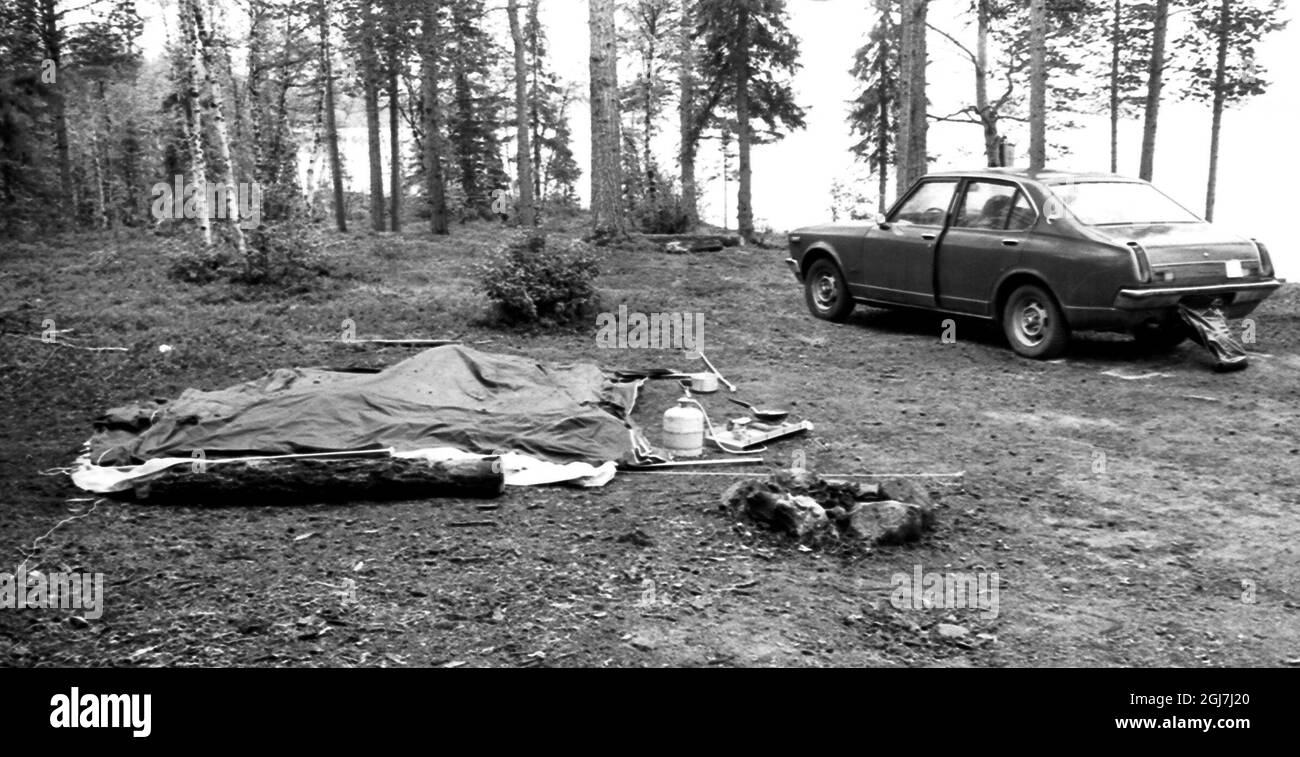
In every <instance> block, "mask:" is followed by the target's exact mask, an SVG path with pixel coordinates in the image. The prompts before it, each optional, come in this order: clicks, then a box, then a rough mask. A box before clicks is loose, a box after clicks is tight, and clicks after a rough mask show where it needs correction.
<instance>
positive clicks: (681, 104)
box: [677, 3, 700, 230]
mask: <svg viewBox="0 0 1300 757" xmlns="http://www.w3.org/2000/svg"><path fill="white" fill-rule="evenodd" d="M683 5H684V6H687V7H683V11H682V21H681V30H680V34H679V36H678V45H679V49H678V55H679V56H680V58H681V60H680V61H679V65H680V66H681V69H680V70H679V73H678V77H677V80H678V87H679V89H680V90H681V95H680V99H679V100H678V106H677V115H678V119H679V124H680V131H681V133H680V135H679V136H680V138H681V145H680V147H679V148H678V152H677V160H678V163H679V164H680V168H681V172H682V176H681V178H682V205H683V209H684V210H685V211H686V216H687V218H689V219H690V227H691V230H694V229H695V227H696V226H698V225H699V221H700V208H699V187H698V185H697V184H696V181H695V157H696V151H697V150H698V149H699V148H698V145H699V139H698V137H697V136H695V134H694V132H695V97H696V92H695V47H694V45H693V44H692V43H691V22H690V17H689V7H688V5H687V4H685V3H684V4H683Z"/></svg>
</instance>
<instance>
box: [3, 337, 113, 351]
mask: <svg viewBox="0 0 1300 757" xmlns="http://www.w3.org/2000/svg"><path fill="white" fill-rule="evenodd" d="M5 336H11V337H13V338H15V339H26V340H27V341H29V342H39V343H41V344H49V345H53V346H55V347H67V348H68V349H71V350H85V351H86V352H130V351H131V350H129V349H127V348H126V347H87V346H85V345H82V344H76V343H74V342H68V341H64V340H62V339H44V338H41V337H39V336H29V335H27V334H8V333H6V334H5Z"/></svg>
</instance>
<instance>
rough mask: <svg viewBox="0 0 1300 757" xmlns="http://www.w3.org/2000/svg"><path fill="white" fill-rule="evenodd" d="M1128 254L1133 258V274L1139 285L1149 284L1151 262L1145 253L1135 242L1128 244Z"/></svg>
mask: <svg viewBox="0 0 1300 757" xmlns="http://www.w3.org/2000/svg"><path fill="white" fill-rule="evenodd" d="M1128 249H1129V253H1130V254H1131V255H1132V256H1133V274H1134V275H1135V276H1137V280H1138V282H1139V283H1141V284H1149V283H1151V260H1150V259H1149V258H1148V257H1147V251H1146V250H1144V249H1142V245H1140V244H1138V243H1137V242H1129V243H1128Z"/></svg>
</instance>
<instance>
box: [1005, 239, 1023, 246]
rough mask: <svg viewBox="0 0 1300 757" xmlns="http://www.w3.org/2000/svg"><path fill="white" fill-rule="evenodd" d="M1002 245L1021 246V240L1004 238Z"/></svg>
mask: <svg viewBox="0 0 1300 757" xmlns="http://www.w3.org/2000/svg"><path fill="white" fill-rule="evenodd" d="M1002 246H1003V247H1019V246H1020V240H1019V239H1003V240H1002Z"/></svg>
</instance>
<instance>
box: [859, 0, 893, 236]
mask: <svg viewBox="0 0 1300 757" xmlns="http://www.w3.org/2000/svg"><path fill="white" fill-rule="evenodd" d="M893 5H894V3H893V2H892V1H891V0H884V2H882V3H879V4H878V5H877V8H878V9H879V11H880V12H879V15H878V17H877V20H876V25H875V26H874V27H872V29H871V33H870V35H869V38H868V40H867V44H865V45H863V46H862V47H861V48H859V49H858V51H857V53H856V54H855V56H854V62H853V69H852V70H851V73H852V74H853V76H854V78H856V79H857V80H858V81H860V82H862V86H863V89H862V94H860V95H858V97H857V99H855V100H854V101H853V102H852V110H851V111H850V113H849V126H850V131H851V133H852V134H853V135H854V136H861V137H862V140H861V141H860V142H858V143H857V144H855V145H854V146H853V152H854V154H855V155H857V156H858V158H859V159H861V160H865V161H866V162H867V164H868V165H869V166H871V167H872V170H874V171H875V172H876V177H877V178H878V179H879V181H880V187H879V199H878V203H879V209H880V212H882V213H883V212H885V209H886V201H887V196H888V194H889V166H890V164H891V163H892V162H893V160H894V124H895V123H896V122H897V119H898V65H899V61H898V44H897V36H898V22H897V21H896V20H895V19H894V16H893V13H892V10H893V8H892V6H893Z"/></svg>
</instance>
